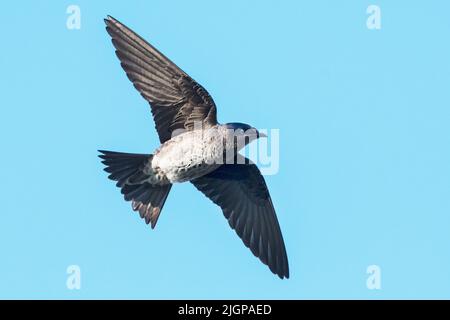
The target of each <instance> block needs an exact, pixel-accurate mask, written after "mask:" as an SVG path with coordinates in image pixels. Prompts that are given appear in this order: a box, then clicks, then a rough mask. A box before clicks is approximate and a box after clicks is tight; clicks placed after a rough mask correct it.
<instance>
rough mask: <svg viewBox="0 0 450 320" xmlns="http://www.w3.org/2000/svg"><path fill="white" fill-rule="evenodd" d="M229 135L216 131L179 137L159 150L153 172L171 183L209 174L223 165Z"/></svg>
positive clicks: (199, 131) (219, 130)
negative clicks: (161, 175)
mask: <svg viewBox="0 0 450 320" xmlns="http://www.w3.org/2000/svg"><path fill="white" fill-rule="evenodd" d="M225 134H226V133H225V132H224V131H223V130H221V129H220V128H219V129H217V128H215V129H208V130H198V131H188V132H185V133H183V134H181V135H178V136H175V137H173V138H172V139H170V140H168V141H166V142H165V143H164V144H163V145H162V146H161V147H160V148H159V149H158V150H156V152H155V154H154V156H153V160H152V168H153V169H154V170H155V171H156V172H159V173H161V174H163V175H164V176H166V177H167V179H168V180H169V181H170V182H171V183H174V182H184V181H189V180H191V179H194V178H198V177H201V176H203V175H205V174H208V173H209V172H212V171H213V170H215V169H217V168H218V167H219V166H220V165H221V160H222V157H223V149H224V146H223V141H224V138H225ZM228 147H230V146H229V145H228V143H227V145H226V148H227V149H228Z"/></svg>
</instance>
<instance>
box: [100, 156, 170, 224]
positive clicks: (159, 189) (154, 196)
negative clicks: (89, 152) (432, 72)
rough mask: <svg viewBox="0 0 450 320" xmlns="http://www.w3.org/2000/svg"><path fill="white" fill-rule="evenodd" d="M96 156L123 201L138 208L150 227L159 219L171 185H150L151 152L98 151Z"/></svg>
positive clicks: (135, 208) (135, 209) (136, 209)
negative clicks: (115, 182)
mask: <svg viewBox="0 0 450 320" xmlns="http://www.w3.org/2000/svg"><path fill="white" fill-rule="evenodd" d="M99 152H100V153H101V154H100V155H99V157H100V158H101V159H103V160H102V163H103V164H104V165H105V166H106V168H105V169H104V170H105V171H106V172H108V173H110V175H109V176H108V178H109V179H111V180H114V181H117V184H116V185H117V186H118V187H119V188H120V189H121V192H122V194H123V195H124V198H125V200H126V201H131V204H132V208H133V210H134V211H138V212H139V215H140V216H141V218H143V219H145V223H147V224H149V223H151V227H152V229H153V228H154V227H155V225H156V222H157V221H158V218H159V215H160V214H161V210H162V208H163V206H164V203H165V202H166V199H167V196H168V194H169V191H170V189H171V188H172V185H171V184H165V185H159V184H152V183H150V181H154V179H152V176H151V170H149V168H151V162H152V158H153V155H151V154H134V153H122V152H114V151H105V150H99Z"/></svg>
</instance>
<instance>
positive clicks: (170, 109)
mask: <svg viewBox="0 0 450 320" xmlns="http://www.w3.org/2000/svg"><path fill="white" fill-rule="evenodd" d="M105 23H106V30H107V32H108V33H109V35H110V36H111V38H112V43H113V45H114V47H115V49H116V55H117V57H118V58H119V60H120V64H121V66H122V68H123V69H124V71H125V73H126V74H127V76H128V78H129V79H130V80H131V82H132V83H133V85H134V87H135V88H136V89H137V90H138V91H139V93H140V94H141V95H142V97H144V99H145V100H147V101H148V103H149V104H150V107H151V111H152V115H153V119H154V121H155V125H156V130H157V132H158V135H159V139H160V143H161V145H160V147H159V148H158V149H156V151H154V153H153V154H133V153H122V152H113V151H104V150H99V152H100V153H101V154H100V155H99V157H100V158H101V159H102V163H103V164H104V165H105V166H106V167H105V169H104V170H105V171H106V172H108V173H109V174H110V175H109V178H110V179H111V180H114V181H117V186H118V187H119V188H120V189H121V192H122V194H123V195H124V198H125V200H126V201H131V204H132V209H133V210H134V211H137V212H139V215H140V216H141V218H142V219H144V220H145V222H146V223H147V224H150V225H151V227H152V229H153V228H154V227H155V225H156V223H157V221H158V218H159V216H160V214H161V210H162V208H163V206H164V203H165V201H166V199H167V196H168V194H169V192H170V189H171V188H172V185H173V184H174V183H180V182H186V181H189V182H191V183H192V184H193V185H194V186H195V187H196V188H197V189H198V190H200V191H201V192H202V193H203V194H205V195H206V197H208V198H209V199H211V200H212V201H213V202H214V203H215V204H217V205H218V206H219V207H220V208H221V209H222V211H223V214H224V216H225V218H226V219H227V220H228V223H229V225H230V226H231V228H232V229H234V230H235V231H236V233H237V235H238V236H239V237H240V238H241V239H242V241H243V242H244V244H245V245H246V246H247V247H248V248H250V250H251V251H252V253H253V254H254V255H255V256H256V257H258V258H259V259H260V260H261V261H262V262H263V263H264V264H266V265H268V267H269V268H270V270H271V271H272V272H273V273H274V274H276V275H278V276H279V277H280V278H281V279H283V278H289V266H288V259H287V255H286V249H285V245H284V240H283V236H282V234H281V230H280V226H279V224H278V220H277V217H276V214H275V210H274V206H273V203H272V199H271V197H270V194H269V191H268V189H267V185H266V183H265V181H264V178H263V176H262V175H261V172H260V171H259V169H258V168H257V166H256V165H255V164H254V163H252V162H251V161H250V160H249V159H247V158H245V157H244V156H241V155H240V154H239V153H238V151H239V150H240V149H241V148H242V147H244V146H245V145H246V144H247V143H250V142H251V141H253V140H255V139H258V138H260V137H263V136H265V135H264V134H262V133H259V132H258V130H256V129H255V128H253V127H251V126H249V125H247V124H244V123H237V122H235V123H226V124H220V123H218V121H217V117H216V111H217V110H216V105H215V103H214V101H213V99H212V97H211V96H210V95H209V93H208V92H207V91H206V90H205V88H203V87H202V86H201V85H200V84H198V83H197V82H196V81H195V80H194V79H192V78H191V77H190V76H189V75H187V74H186V73H185V72H184V71H183V70H181V69H180V68H179V67H178V66H177V65H175V64H174V63H173V62H172V61H170V60H169V59H168V58H167V57H166V56H164V55H163V54H162V53H161V52H159V51H158V50H157V49H156V48H155V47H153V46H152V45H151V44H149V43H148V42H147V41H145V40H144V39H142V38H141V37H140V36H139V35H137V34H136V33H135V32H133V31H132V30H131V29H129V28H128V27H126V26H125V25H123V24H122V23H120V22H119V21H117V20H116V19H114V18H112V17H110V16H108V17H107V19H105ZM240 138H243V139H240ZM242 141H243V142H242ZM230 155H232V156H231V157H230ZM230 159H231V161H229V160H230Z"/></svg>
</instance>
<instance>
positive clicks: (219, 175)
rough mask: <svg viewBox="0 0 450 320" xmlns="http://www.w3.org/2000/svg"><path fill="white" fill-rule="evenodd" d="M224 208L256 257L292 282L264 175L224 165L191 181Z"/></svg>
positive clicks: (242, 166) (241, 166) (252, 169)
mask: <svg viewBox="0 0 450 320" xmlns="http://www.w3.org/2000/svg"><path fill="white" fill-rule="evenodd" d="M191 182H192V183H193V184H194V186H195V187H196V188H197V189H198V190H200V191H201V192H203V193H204V194H205V195H206V196H207V197H208V198H210V199H211V200H212V201H213V202H214V203H215V204H217V205H219V206H220V207H221V208H222V211H223V214H224V215H225V218H227V220H228V222H229V224H230V226H231V228H233V229H234V230H235V231H236V233H237V234H238V235H239V237H240V238H241V239H242V241H243V242H244V244H245V245H246V246H247V247H248V248H250V250H251V251H252V252H253V254H254V255H255V256H257V257H258V258H259V259H260V260H261V261H262V262H263V263H265V264H267V265H268V266H269V268H270V270H271V271H272V272H273V273H275V274H277V275H278V276H279V277H280V278H284V277H286V278H289V266H288V259H287V255H286V248H285V246H284V241H283V236H282V235H281V230H280V226H279V224H278V220H277V216H276V214H275V210H274V207H273V204H272V200H271V198H270V194H269V191H268V189H267V186H266V183H265V181H264V178H263V176H262V175H261V172H260V171H259V169H258V167H257V166H256V165H255V164H252V163H250V160H248V159H246V163H245V164H224V165H222V166H221V167H219V168H218V169H217V170H215V171H213V172H211V173H209V174H207V175H205V176H203V177H200V178H197V179H194V180H192V181H191Z"/></svg>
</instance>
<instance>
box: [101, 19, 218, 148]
mask: <svg viewBox="0 0 450 320" xmlns="http://www.w3.org/2000/svg"><path fill="white" fill-rule="evenodd" d="M105 23H106V30H107V31H108V33H109V35H110V36H111V38H112V43H113V45H114V47H115V48H116V54H117V57H118V58H119V60H120V62H121V65H122V68H123V69H124V70H125V72H126V74H127V76H128V78H129V79H130V80H131V82H133V85H134V87H135V88H136V89H137V90H138V91H139V93H140V94H141V95H142V96H143V97H144V98H145V99H146V100H147V101H148V102H149V103H150V106H151V109H152V114H153V118H154V120H155V124H156V130H157V131H158V135H159V138H160V141H161V143H163V142H165V141H167V140H169V139H170V138H171V137H172V134H174V133H176V132H177V130H192V128H193V127H194V122H195V121H199V123H200V124H201V125H202V126H203V127H210V126H214V125H215V124H217V118H216V105H215V103H214V101H213V99H212V98H211V96H210V95H209V93H208V92H207V91H206V90H205V89H204V88H203V87H202V86H201V85H200V84H198V83H197V82H195V81H194V80H193V79H192V78H191V77H190V76H189V75H187V74H186V73H185V72H184V71H182V70H181V69H180V68H179V67H178V66H176V65H175V64H174V63H173V62H172V61H170V60H169V59H168V58H167V57H165V56H164V55H163V54H162V53H161V52H159V51H158V50H157V49H156V48H154V47H153V46H152V45H151V44H149V43H148V42H146V41H145V40H144V39H142V38H141V37H140V36H139V35H137V34H136V33H134V32H133V31H132V30H130V29H129V28H128V27H126V26H125V25H123V24H122V23H120V22H119V21H117V20H116V19H114V18H112V17H110V16H108V18H107V19H105Z"/></svg>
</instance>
